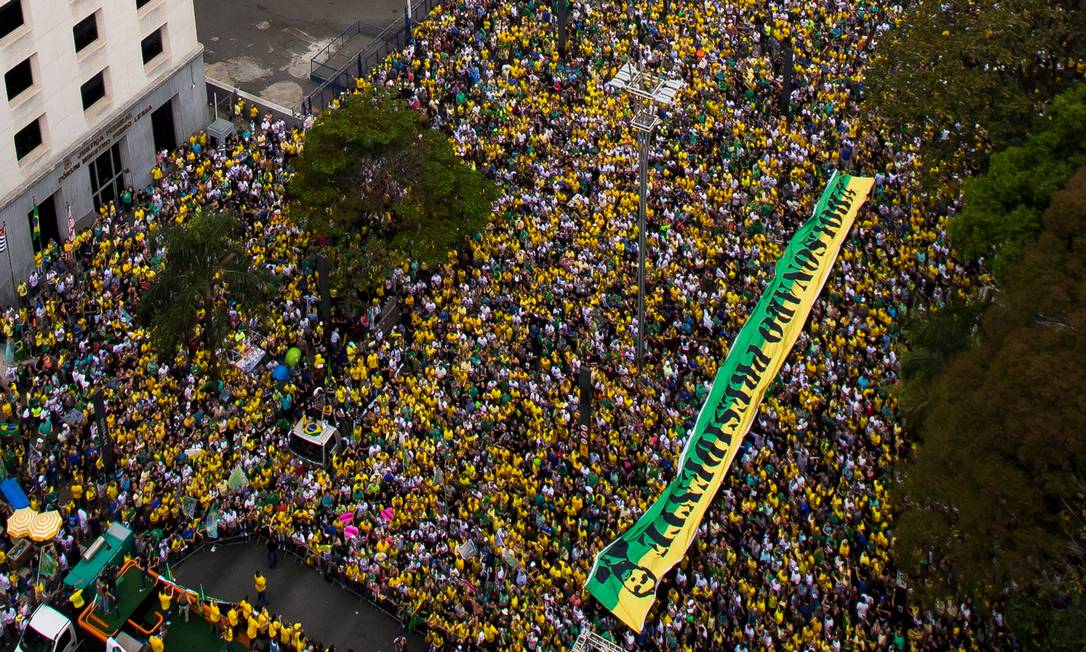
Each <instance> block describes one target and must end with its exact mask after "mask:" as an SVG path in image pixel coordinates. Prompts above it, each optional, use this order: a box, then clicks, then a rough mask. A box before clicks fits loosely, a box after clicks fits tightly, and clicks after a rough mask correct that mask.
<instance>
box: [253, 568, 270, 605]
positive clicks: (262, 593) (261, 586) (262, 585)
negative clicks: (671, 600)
mask: <svg viewBox="0 0 1086 652" xmlns="http://www.w3.org/2000/svg"><path fill="white" fill-rule="evenodd" d="M253 586H255V587H256V603H257V604H258V605H260V606H261V607H266V606H268V594H267V590H268V580H266V579H264V576H263V575H261V574H260V571H256V572H255V573H253Z"/></svg>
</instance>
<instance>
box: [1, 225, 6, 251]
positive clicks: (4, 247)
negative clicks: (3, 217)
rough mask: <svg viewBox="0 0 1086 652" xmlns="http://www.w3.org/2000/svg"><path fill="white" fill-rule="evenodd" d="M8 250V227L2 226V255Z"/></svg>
mask: <svg viewBox="0 0 1086 652" xmlns="http://www.w3.org/2000/svg"><path fill="white" fill-rule="evenodd" d="M7 250H8V227H7V226H0V254H2V253H4V252H5V251H7Z"/></svg>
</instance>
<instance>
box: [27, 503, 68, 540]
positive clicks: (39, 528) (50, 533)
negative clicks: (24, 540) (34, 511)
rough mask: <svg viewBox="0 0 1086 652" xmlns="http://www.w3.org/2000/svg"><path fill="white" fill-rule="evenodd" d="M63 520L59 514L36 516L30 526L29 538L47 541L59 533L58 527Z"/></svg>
mask: <svg viewBox="0 0 1086 652" xmlns="http://www.w3.org/2000/svg"><path fill="white" fill-rule="evenodd" d="M63 524H64V520H63V519H61V518H60V512H58V511H55V510H54V511H52V512H45V513H44V514H38V515H37V516H35V517H34V521H33V522H32V523H31V524H30V538H31V539H33V540H35V541H48V540H49V539H52V538H53V537H55V536H56V535H57V532H60V526H61V525H63Z"/></svg>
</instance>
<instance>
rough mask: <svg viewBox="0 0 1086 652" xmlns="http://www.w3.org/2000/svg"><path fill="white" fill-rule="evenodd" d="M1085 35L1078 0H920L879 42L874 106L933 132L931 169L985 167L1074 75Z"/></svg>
mask: <svg viewBox="0 0 1086 652" xmlns="http://www.w3.org/2000/svg"><path fill="white" fill-rule="evenodd" d="M1083 33H1086V9H1084V6H1083V4H1082V2H1081V0H920V1H919V2H917V3H915V4H914V5H912V7H911V8H910V9H909V10H907V13H906V14H905V15H904V16H903V17H902V19H901V20H900V21H899V23H898V25H897V26H896V27H895V28H894V29H892V30H891V31H890V32H888V33H887V35H886V36H884V37H883V40H882V42H881V43H880V44H879V46H878V50H877V52H876V56H875V58H874V61H873V62H872V65H871V68H870V69H869V71H868V72H867V73H866V75H865V78H866V80H867V82H866V83H867V86H868V89H869V93H868V98H869V104H870V107H871V108H872V109H873V110H874V113H875V114H877V115H878V116H880V117H881V118H882V119H884V120H885V122H886V124H895V125H902V126H903V127H904V128H907V129H911V130H912V132H913V133H914V134H918V135H919V134H924V135H926V136H927V141H928V143H927V147H926V148H925V151H926V153H927V155H928V158H929V166H928V169H930V170H935V169H937V168H941V169H943V170H946V169H947V165H946V162H947V161H952V160H954V161H956V160H958V159H957V155H958V153H959V152H964V153H965V155H966V157H967V160H966V163H967V164H972V165H974V166H975V165H978V164H980V162H982V161H983V160H984V158H985V155H986V152H987V151H988V148H989V147H997V148H1002V147H1003V146H1005V145H1006V144H1008V143H1009V142H1011V140H1012V139H1014V138H1016V137H1018V136H1019V135H1021V134H1022V132H1023V131H1024V130H1025V129H1026V128H1027V127H1028V126H1029V124H1030V121H1031V119H1032V117H1033V116H1034V115H1035V114H1036V113H1037V112H1038V110H1039V109H1040V108H1041V107H1042V106H1043V105H1044V103H1045V102H1047V101H1048V100H1049V99H1051V98H1052V97H1053V95H1055V94H1056V93H1057V92H1059V90H1060V89H1061V88H1063V87H1064V86H1066V85H1067V84H1068V83H1069V82H1070V81H1071V79H1072V78H1073V77H1074V76H1075V69H1076V67H1077V66H1078V65H1079V62H1081V61H1082V59H1083V56H1086V39H1083V38H1082V34H1083ZM1079 72H1081V71H1079Z"/></svg>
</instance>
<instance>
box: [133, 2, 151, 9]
mask: <svg viewBox="0 0 1086 652" xmlns="http://www.w3.org/2000/svg"><path fill="white" fill-rule="evenodd" d="M149 2H151V0H136V9H143V6H144V5H146V4H147V3H149Z"/></svg>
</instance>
